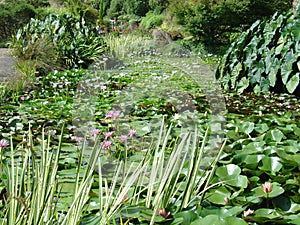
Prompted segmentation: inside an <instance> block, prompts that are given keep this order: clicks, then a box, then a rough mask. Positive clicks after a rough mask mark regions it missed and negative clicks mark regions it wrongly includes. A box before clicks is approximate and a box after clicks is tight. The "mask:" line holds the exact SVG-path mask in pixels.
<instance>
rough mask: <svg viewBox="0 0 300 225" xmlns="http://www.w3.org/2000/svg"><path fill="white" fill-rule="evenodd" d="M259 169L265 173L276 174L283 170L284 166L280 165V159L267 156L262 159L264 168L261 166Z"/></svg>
mask: <svg viewBox="0 0 300 225" xmlns="http://www.w3.org/2000/svg"><path fill="white" fill-rule="evenodd" d="M258 168H259V169H261V170H263V171H268V172H271V174H275V173H276V172H278V171H280V170H281V168H282V164H281V163H280V158H278V157H267V156H266V157H264V158H263V159H262V166H259V167H258Z"/></svg>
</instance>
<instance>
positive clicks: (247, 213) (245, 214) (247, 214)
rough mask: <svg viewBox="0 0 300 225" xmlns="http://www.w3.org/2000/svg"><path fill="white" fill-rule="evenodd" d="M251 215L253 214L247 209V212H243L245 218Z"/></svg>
mask: <svg viewBox="0 0 300 225" xmlns="http://www.w3.org/2000/svg"><path fill="white" fill-rule="evenodd" d="M253 213H254V211H253V210H251V209H248V210H247V211H244V217H247V216H249V215H251V214H253Z"/></svg>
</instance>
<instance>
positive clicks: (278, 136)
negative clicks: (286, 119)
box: [265, 129, 285, 142]
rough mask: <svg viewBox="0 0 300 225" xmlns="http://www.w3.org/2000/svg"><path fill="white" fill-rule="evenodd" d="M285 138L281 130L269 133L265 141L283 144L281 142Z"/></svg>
mask: <svg viewBox="0 0 300 225" xmlns="http://www.w3.org/2000/svg"><path fill="white" fill-rule="evenodd" d="M283 138H285V136H284V134H283V133H282V131H281V130H279V129H274V130H271V131H269V132H267V134H266V136H265V140H272V141H276V142H281V140H282V139H283Z"/></svg>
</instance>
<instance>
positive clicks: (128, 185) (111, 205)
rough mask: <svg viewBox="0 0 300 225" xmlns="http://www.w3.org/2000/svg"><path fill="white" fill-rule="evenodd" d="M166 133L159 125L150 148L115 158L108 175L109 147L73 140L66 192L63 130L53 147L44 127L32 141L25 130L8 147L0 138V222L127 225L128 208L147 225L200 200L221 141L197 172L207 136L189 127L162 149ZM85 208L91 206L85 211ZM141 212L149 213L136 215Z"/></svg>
mask: <svg viewBox="0 0 300 225" xmlns="http://www.w3.org/2000/svg"><path fill="white" fill-rule="evenodd" d="M170 131H171V129H170V128H165V127H164V125H163V123H162V126H161V129H160V134H159V138H158V140H157V141H156V143H153V145H152V148H150V149H149V150H148V151H146V152H140V154H137V155H136V156H135V157H128V158H126V159H125V160H120V161H118V160H117V161H115V167H114V170H113V171H111V175H108V174H107V171H105V166H108V164H109V163H112V161H109V160H108V157H109V155H107V154H106V152H107V151H106V149H107V148H109V147H111V145H106V146H105V144H103V142H100V141H99V139H98V138H96V141H95V145H94V146H93V147H88V146H87V145H85V144H82V145H80V146H79V147H77V148H76V151H77V153H76V154H77V159H76V165H77V166H76V173H75V179H74V180H73V185H72V187H73V188H70V189H65V188H64V186H63V184H62V182H63V177H61V176H62V175H61V173H60V172H59V170H60V169H59V168H60V167H61V154H62V150H61V149H62V145H63V135H62V134H63V133H62V134H61V135H60V136H59V137H60V138H59V143H58V144H57V145H54V146H53V145H52V141H51V135H50V134H49V135H46V134H45V132H43V133H42V135H41V137H40V138H39V140H40V141H39V143H37V141H36V140H33V139H32V135H31V132H30V131H29V134H28V137H27V138H25V139H24V140H23V141H22V142H21V143H19V144H17V145H14V143H13V141H12V139H11V142H10V146H8V142H7V141H5V143H4V141H1V143H2V142H3V147H1V149H2V148H3V149H2V152H1V153H2V158H1V160H2V165H3V174H2V179H3V182H4V184H5V194H4V195H3V200H2V212H1V220H0V223H1V224H8V225H10V224H34V225H35V224H69V225H71V224H79V223H81V224H103V225H104V224H114V223H115V222H116V221H123V220H124V221H127V223H128V222H129V221H130V220H136V212H140V216H139V217H140V218H139V220H141V221H143V220H145V221H147V220H149V224H154V223H155V222H157V221H161V220H163V219H165V218H167V217H168V216H172V215H175V214H176V213H178V212H180V211H182V210H184V209H186V208H188V207H192V206H193V205H195V204H200V203H201V199H203V197H204V194H205V193H206V191H207V190H208V189H209V188H211V187H214V186H218V185H220V184H221V183H222V182H220V183H215V184H213V185H212V186H210V180H211V178H212V175H213V174H214V171H215V168H216V162H217V160H218V158H219V157H220V155H221V153H222V149H223V147H224V145H223V146H222V147H221V148H220V151H219V154H218V156H217V157H216V160H215V162H214V163H213V164H212V166H211V168H209V169H207V170H205V169H204V170H203V169H201V168H200V167H199V165H200V162H201V160H202V154H203V149H204V146H205V145H206V141H207V140H206V138H207V134H208V133H206V135H205V137H204V139H203V140H199V138H198V135H196V134H197V128H195V131H194V132H192V133H190V134H186V135H185V136H184V137H183V138H181V139H178V141H176V144H175V145H174V146H172V147H170V146H169V138H170ZM132 132H133V131H132ZM82 141H83V142H85V140H84V139H83V140H82ZM4 144H5V146H4ZM1 146H2V145H1ZM4 148H5V149H4ZM170 148H171V149H170ZM4 150H5V151H4ZM95 187H98V188H96V189H95ZM65 192H68V193H69V195H68V196H70V197H71V200H70V199H69V200H68V201H67V202H68V204H67V206H63V205H64V204H63V203H65V197H64V194H63V193H65ZM92 193H94V194H93V196H94V197H92V195H91V194H92ZM92 206H97V207H96V208H95V207H94V209H93V210H92V209H91V207H92ZM133 207H135V208H136V210H135V212H134V211H133ZM95 209H96V210H97V212H96V213H95ZM92 211H93V212H94V213H92V214H91V212H92ZM144 212H147V213H150V214H149V216H150V217H144ZM132 213H133V214H132Z"/></svg>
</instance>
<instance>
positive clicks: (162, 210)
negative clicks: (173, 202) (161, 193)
mask: <svg viewBox="0 0 300 225" xmlns="http://www.w3.org/2000/svg"><path fill="white" fill-rule="evenodd" d="M157 213H158V215H161V216H162V217H163V218H167V217H168V216H169V215H170V212H166V209H165V208H159V209H158V210H157Z"/></svg>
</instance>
